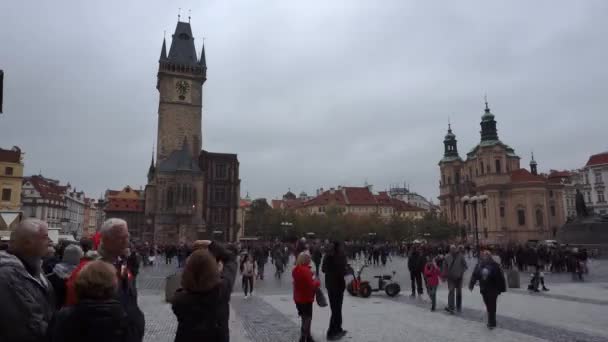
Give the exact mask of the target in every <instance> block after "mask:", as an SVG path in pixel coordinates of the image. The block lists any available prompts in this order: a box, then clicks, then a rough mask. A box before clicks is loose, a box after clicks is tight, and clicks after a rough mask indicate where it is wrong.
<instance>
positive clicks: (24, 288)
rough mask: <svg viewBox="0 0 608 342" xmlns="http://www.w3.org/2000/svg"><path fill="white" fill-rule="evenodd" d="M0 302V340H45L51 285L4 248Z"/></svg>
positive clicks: (0, 259)
mask: <svg viewBox="0 0 608 342" xmlns="http://www.w3.org/2000/svg"><path fill="white" fill-rule="evenodd" d="M0 303H1V304H2V305H0V341H11V342H38V341H46V339H45V337H46V334H47V328H48V324H49V322H50V321H51V319H52V317H53V314H54V311H55V304H54V295H53V287H52V286H51V284H50V283H49V282H48V280H47V279H46V278H45V277H44V275H43V274H42V273H40V274H39V275H37V276H36V275H32V274H31V273H30V272H28V271H27V269H26V268H25V265H24V264H23V262H22V261H21V260H20V259H19V258H17V257H16V256H15V255H13V254H10V253H8V252H5V251H0Z"/></svg>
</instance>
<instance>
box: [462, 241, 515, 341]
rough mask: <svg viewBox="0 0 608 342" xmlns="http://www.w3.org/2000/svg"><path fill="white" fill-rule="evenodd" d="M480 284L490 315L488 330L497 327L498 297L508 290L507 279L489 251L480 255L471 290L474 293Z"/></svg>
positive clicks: (472, 278)
mask: <svg viewBox="0 0 608 342" xmlns="http://www.w3.org/2000/svg"><path fill="white" fill-rule="evenodd" d="M477 282H479V289H480V292H481V296H482V297H483V302H484V304H485V305H486V312H487V315H488V328H489V329H494V328H495V327H496V304H497V300H498V296H499V295H500V294H501V293H503V292H505V291H506V290H507V287H506V283H505V277H504V275H503V272H502V269H501V268H500V265H499V264H498V263H497V262H496V261H494V259H492V255H491V254H490V252H489V251H487V250H485V251H483V252H482V253H481V254H480V259H479V262H478V263H477V266H475V270H474V271H473V274H472V275H471V281H470V283H469V290H471V291H473V287H474V286H475V284H476V283H477Z"/></svg>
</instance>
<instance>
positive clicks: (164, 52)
mask: <svg viewBox="0 0 608 342" xmlns="http://www.w3.org/2000/svg"><path fill="white" fill-rule="evenodd" d="M160 59H161V60H162V59H167V42H166V41H165V38H163V48H162V49H161V50H160Z"/></svg>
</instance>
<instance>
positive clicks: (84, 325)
mask: <svg viewBox="0 0 608 342" xmlns="http://www.w3.org/2000/svg"><path fill="white" fill-rule="evenodd" d="M132 328H133V327H132V326H130V325H129V324H128V323H127V315H126V313H125V311H124V310H123V308H122V306H121V304H120V302H118V301H117V300H106V301H91V300H83V301H81V302H79V303H78V304H76V305H74V306H69V307H65V308H63V309H61V311H59V313H58V314H57V315H56V317H55V319H54V320H53V321H52V323H51V327H50V336H51V342H79V341H86V342H110V341H112V342H131V341H137V339H136V337H135V336H136V335H137V333H136V332H134V331H132V330H133V329H132Z"/></svg>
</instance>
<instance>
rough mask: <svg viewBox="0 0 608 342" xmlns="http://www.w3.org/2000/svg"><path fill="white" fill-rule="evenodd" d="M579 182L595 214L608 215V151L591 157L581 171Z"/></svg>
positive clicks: (586, 200)
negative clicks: (607, 183)
mask: <svg viewBox="0 0 608 342" xmlns="http://www.w3.org/2000/svg"><path fill="white" fill-rule="evenodd" d="M580 175H581V176H580V178H579V181H580V182H581V183H582V184H581V186H580V189H581V191H582V192H583V195H584V197H585V202H586V203H587V207H588V208H589V209H591V210H593V212H594V213H595V214H599V215H606V214H608V202H606V197H607V194H606V182H608V151H607V152H603V153H599V154H594V155H592V156H591V157H589V160H588V161H587V164H586V165H585V167H584V168H582V169H581V170H580Z"/></svg>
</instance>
